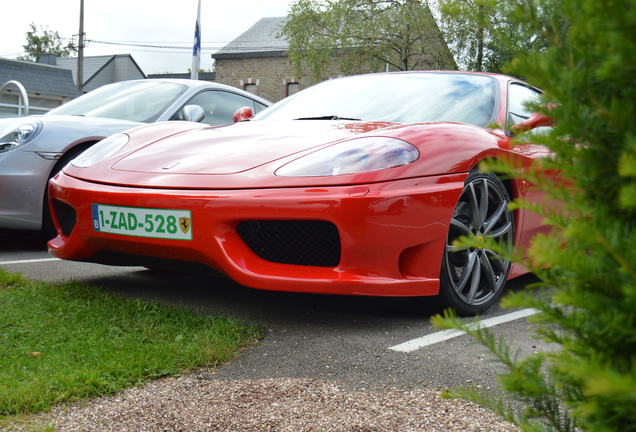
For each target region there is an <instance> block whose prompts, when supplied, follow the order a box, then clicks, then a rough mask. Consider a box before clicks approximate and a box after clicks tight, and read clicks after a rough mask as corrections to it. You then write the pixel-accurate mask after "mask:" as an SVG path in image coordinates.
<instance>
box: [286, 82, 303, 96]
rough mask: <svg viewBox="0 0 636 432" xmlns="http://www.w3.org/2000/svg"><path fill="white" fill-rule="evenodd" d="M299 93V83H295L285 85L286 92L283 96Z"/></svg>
mask: <svg viewBox="0 0 636 432" xmlns="http://www.w3.org/2000/svg"><path fill="white" fill-rule="evenodd" d="M299 91H300V83H297V82H290V83H287V91H286V93H285V96H291V95H293V94H294V93H298V92H299Z"/></svg>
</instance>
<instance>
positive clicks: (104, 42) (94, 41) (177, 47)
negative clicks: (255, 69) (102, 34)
mask: <svg viewBox="0 0 636 432" xmlns="http://www.w3.org/2000/svg"><path fill="white" fill-rule="evenodd" d="M86 42H91V43H97V44H103V45H117V46H125V47H136V48H152V49H169V50H186V51H189V50H192V46H176V45H151V44H138V43H121V42H112V41H100V40H95V39H86ZM244 43H248V41H241V44H244ZM226 45H227V44H224V45H218V46H205V47H202V48H201V49H202V50H218V49H221V48H223V47H225V46H226ZM258 48H259V50H267V49H270V50H281V49H285V48H284V47H281V46H273V45H272V46H262V45H260V46H259V47H258ZM231 49H232V51H254V47H253V46H248V47H240V46H233V47H231Z"/></svg>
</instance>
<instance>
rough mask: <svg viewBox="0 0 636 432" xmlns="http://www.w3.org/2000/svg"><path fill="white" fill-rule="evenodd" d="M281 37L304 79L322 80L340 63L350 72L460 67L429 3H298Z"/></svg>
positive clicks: (304, 0) (330, 0) (321, 0)
mask: <svg viewBox="0 0 636 432" xmlns="http://www.w3.org/2000/svg"><path fill="white" fill-rule="evenodd" d="M281 36H283V37H284V38H285V39H287V41H288V42H289V49H288V51H287V52H288V54H289V57H290V59H291V60H292V62H293V64H294V66H295V67H296V69H297V71H298V72H299V75H300V74H301V73H300V71H301V70H302V67H303V66H307V67H308V68H309V69H310V70H311V72H312V73H313V75H314V76H315V77H319V76H320V75H321V74H322V73H323V72H324V71H325V69H326V68H327V67H328V66H329V65H330V64H332V63H333V62H334V61H335V62H336V63H337V64H338V66H339V68H340V69H341V70H342V71H343V72H345V73H350V72H353V71H360V70H362V71H370V70H384V69H385V67H386V66H387V65H388V66H389V67H390V68H392V69H394V70H413V69H418V68H453V69H454V68H455V65H454V64H453V61H452V59H451V58H450V53H449V52H448V49H447V47H446V45H445V43H444V41H443V39H442V37H441V34H440V32H439V29H438V28H437V24H436V23H435V20H434V18H433V16H432V14H431V11H430V9H429V8H428V5H427V3H426V2H422V1H420V0H339V1H338V0H297V1H295V2H294V3H293V4H292V5H291V8H290V12H289V19H288V21H287V22H286V24H285V25H284V27H283V28H282V31H281Z"/></svg>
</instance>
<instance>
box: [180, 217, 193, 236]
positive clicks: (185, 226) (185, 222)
mask: <svg viewBox="0 0 636 432" xmlns="http://www.w3.org/2000/svg"><path fill="white" fill-rule="evenodd" d="M191 226H192V222H191V221H190V218H187V217H180V218H179V228H181V231H182V232H183V233H184V234H185V233H187V232H188V231H190V227H191Z"/></svg>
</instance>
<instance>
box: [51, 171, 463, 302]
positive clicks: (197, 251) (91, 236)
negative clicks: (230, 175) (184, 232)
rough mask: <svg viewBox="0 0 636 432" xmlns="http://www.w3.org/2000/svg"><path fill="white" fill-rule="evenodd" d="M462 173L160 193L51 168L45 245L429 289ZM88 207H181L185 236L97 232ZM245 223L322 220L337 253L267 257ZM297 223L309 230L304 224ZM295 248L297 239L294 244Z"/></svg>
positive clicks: (379, 291) (58, 251) (348, 285)
mask: <svg viewBox="0 0 636 432" xmlns="http://www.w3.org/2000/svg"><path fill="white" fill-rule="evenodd" d="M466 176H467V174H465V173H460V174H450V175H442V176H431V177H421V178H412V179H403V180H395V181H390V182H382V183H373V184H365V185H350V186H329V187H306V188H278V189H266V188H263V189H239V190H227V189H226V190H201V189H197V190H179V189H169V190H168V189H151V188H135V187H122V186H112V185H104V184H97V183H92V182H87V181H83V180H79V179H76V178H73V177H70V176H68V175H66V174H64V173H60V174H59V175H58V176H56V177H55V178H54V179H52V180H51V182H50V185H49V196H50V199H51V203H55V204H56V205H51V209H52V213H53V218H54V221H55V224H56V227H57V230H58V235H57V237H56V238H54V239H52V240H51V241H49V243H48V247H49V252H50V253H51V254H53V255H54V256H56V257H58V258H62V259H69V260H78V261H94V262H100V261H101V260H102V258H100V257H103V256H104V254H105V253H111V254H112V253H114V254H121V255H122V256H140V257H151V258H157V259H168V260H179V261H186V262H195V263H201V264H205V265H207V266H209V267H212V268H214V269H216V270H218V271H221V272H223V273H225V274H227V275H228V276H229V277H231V278H232V279H234V280H235V281H236V282H238V283H240V284H242V285H245V286H248V287H252V288H258V289H268V290H277V291H296V292H315V293H325V294H356V295H376V296H425V295H435V294H437V292H438V290H439V272H440V268H441V264H442V255H443V250H444V243H445V239H446V234H447V232H448V225H449V221H450V218H451V215H452V213H453V209H454V207H455V204H456V202H457V199H458V197H459V194H460V192H461V190H462V187H463V186H464V180H465V178H466ZM60 203H63V204H62V205H61V207H66V206H64V204H65V205H67V206H70V208H72V211H71V212H70V213H71V214H72V215H71V217H72V218H74V220H73V221H71V223H70V224H69V223H68V221H66V222H65V223H64V225H65V228H64V230H62V227H61V226H60V222H59V219H61V217H60V215H58V214H57V212H56V208H58V209H59V208H60ZM93 204H99V205H109V206H121V207H138V208H153V209H183V210H189V211H190V213H191V227H192V239H191V240H173V239H161V238H148V237H136V236H124V235H119V234H113V233H107V232H101V231H96V230H95V229H94V227H93V214H92V208H93ZM64 217H65V218H68V215H66V216H64ZM254 221H257V222H258V221H272V222H275V221H281V222H283V223H284V222H285V221H321V222H327V223H329V225H332V226H334V227H335V228H336V229H337V233H336V236H338V240H339V251H338V252H339V257H337V258H336V259H334V260H333V262H330V261H325V262H326V264H324V263H323V264H318V265H315V264H314V265H303V264H289V263H283V262H274V261H276V258H269V256H268V255H267V254H260V253H258V252H259V251H258V250H256V249H255V246H254V245H253V244H251V245H248V244H247V243H246V242H245V241H244V238H245V235H243V236H242V233H239V229H238V227H239V226H240V225H245V224H246V223H248V224H249V223H252V222H254ZM300 226H301V227H304V228H302V229H311V226H313V224H311V223H309V224H307V225H303V224H301V225H300ZM320 235H322V234H319V236H320ZM315 237H316V236H314V237H313V238H315ZM303 238H305V237H303ZM309 238H312V237H311V236H309ZM299 245H301V246H302V245H304V243H303V241H300V242H296V244H295V246H294V247H296V248H297V247H299ZM305 247H307V248H311V247H313V245H312V244H310V243H309V244H306V245H305ZM292 261H293V260H292ZM299 262H302V260H301V261H299Z"/></svg>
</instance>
